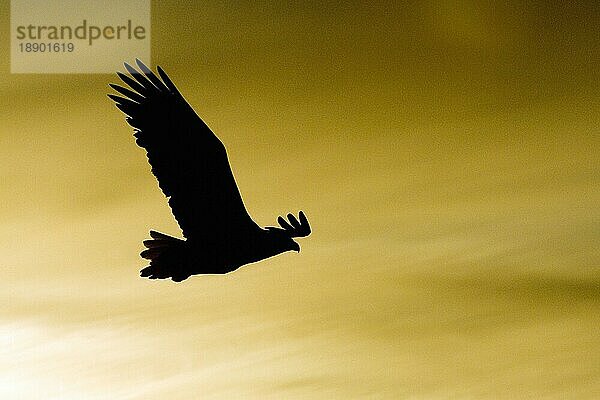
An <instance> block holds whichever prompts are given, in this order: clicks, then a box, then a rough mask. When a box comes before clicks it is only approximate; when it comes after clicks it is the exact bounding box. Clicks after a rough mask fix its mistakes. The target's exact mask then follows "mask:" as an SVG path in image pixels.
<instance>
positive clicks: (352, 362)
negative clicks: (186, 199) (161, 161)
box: [0, 0, 600, 400]
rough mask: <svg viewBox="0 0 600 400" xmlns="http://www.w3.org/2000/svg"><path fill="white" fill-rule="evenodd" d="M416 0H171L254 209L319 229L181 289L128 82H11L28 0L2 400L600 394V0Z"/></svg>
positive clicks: (188, 73)
mask: <svg viewBox="0 0 600 400" xmlns="http://www.w3.org/2000/svg"><path fill="white" fill-rule="evenodd" d="M400 3H401V2H377V1H369V2H346V3H343V2H342V3H340V4H336V3H333V2H327V1H325V2H316V1H314V2H313V1H308V2H289V4H284V3H283V2H277V1H271V2H259V3H255V2H220V1H214V2H213V1H203V2H197V3H193V4H194V5H190V4H192V3H185V2H172V1H160V2H159V1H155V2H154V3H153V8H152V24H153V25H152V31H151V35H152V60H151V63H152V65H153V66H154V65H156V64H159V65H161V66H163V67H164V68H165V70H166V71H167V72H168V73H169V74H170V76H171V77H172V79H173V81H174V82H175V83H176V84H177V85H178V86H179V88H180V89H181V91H182V93H183V94H184V95H185V96H186V98H187V99H188V100H189V102H190V103H191V104H192V105H193V107H194V108H195V109H196V110H197V111H198V112H199V114H200V115H201V116H202V117H203V118H204V119H205V120H206V122H207V123H208V124H209V125H210V126H211V127H212V128H213V130H214V131H215V132H216V133H217V134H218V135H219V136H220V138H221V139H222V141H223V142H224V143H225V145H226V146H227V148H228V152H229V156H230V161H231V163H232V166H233V170H234V174H235V176H236V179H237V181H238V185H239V186H240V189H241V192H242V195H243V197H244V200H245V203H246V206H247V208H248V209H249V211H250V213H251V214H252V215H253V217H254V219H255V220H256V221H257V222H258V223H259V224H261V225H263V226H264V225H272V224H274V223H275V221H276V217H277V215H280V214H283V213H287V212H289V211H293V212H297V211H298V210H300V209H302V210H304V211H305V212H306V214H307V216H308V218H309V220H310V221H311V223H312V226H313V234H312V235H311V236H310V237H309V238H306V239H301V240H300V244H301V246H302V252H301V253H300V254H299V255H298V254H295V253H286V254H284V255H281V256H278V257H275V258H273V259H270V260H267V261H264V262H261V263H258V264H253V265H250V266H247V267H244V268H242V269H241V270H239V271H237V272H235V273H233V274H230V275H226V276H206V277H192V278H190V279H188V280H187V281H185V282H183V283H181V284H175V283H172V282H170V281H160V282H157V281H149V280H145V279H141V278H139V277H138V271H139V269H140V268H141V267H143V266H144V265H145V264H144V262H143V260H141V259H140V258H139V256H138V253H139V251H140V250H141V240H143V239H144V238H146V237H147V235H148V230H149V229H150V228H154V229H157V230H160V231H163V232H167V233H171V234H175V235H178V234H179V229H178V227H177V225H176V224H175V222H174V220H173V218H172V216H171V214H170V210H169V208H168V206H167V204H166V201H165V199H164V197H163V195H162V193H161V192H160V191H159V189H158V187H157V185H156V182H155V180H154V178H153V177H152V176H151V174H150V172H149V167H148V165H147V163H146V159H145V156H144V153H143V151H142V150H141V149H139V148H137V147H136V145H135V143H134V141H133V138H132V131H131V129H130V128H129V127H128V126H127V125H126V124H125V122H124V118H123V116H122V115H121V113H120V112H119V111H118V110H117V109H116V108H115V107H114V106H113V105H112V104H111V102H110V100H109V99H108V98H106V96H105V94H106V93H108V92H109V88H108V86H107V84H108V83H109V82H116V77H115V76H113V75H103V74H101V75H87V74H71V75H11V74H9V70H10V61H9V59H8V56H7V55H8V54H9V53H10V52H9V40H8V38H9V21H8V15H9V3H8V2H7V1H3V2H2V3H0V4H1V7H0V15H1V17H0V34H1V35H0V36H2V37H3V38H5V40H2V41H1V43H0V51H1V54H4V55H5V56H4V57H2V58H1V59H0V94H1V95H0V121H1V124H0V159H1V160H2V166H1V185H0V195H1V199H2V201H1V202H0V254H1V259H0V265H1V269H0V271H1V272H2V275H1V280H0V303H1V304H2V306H1V307H0V398H2V399H88V400H89V399H349V398H352V399H507V400H508V399H595V398H598V395H599V393H600V333H599V330H598V327H599V326H600V313H599V311H600V271H599V269H598V268H599V266H600V251H599V246H598V243H599V241H600V240H599V239H600V207H599V206H600V167H599V156H600V135H599V129H598V127H599V122H600V113H599V112H600V74H599V71H600V69H599V68H598V60H599V59H600V35H599V34H598V26H600V7H599V6H598V5H597V3H596V2H592V1H589V2H564V4H561V5H558V3H563V2H557V5H554V6H550V5H539V4H538V5H532V4H531V3H530V2H520V1H516V2H511V3H510V4H499V3H498V2H493V1H489V2H476V1H466V0H463V1H457V2H456V1H428V2H407V3H403V5H401V4H400ZM543 3H550V2H542V4H543ZM575 3H577V4H575ZM134 57H135V55H134V54H132V55H131V60H129V61H132V60H133V59H134ZM146 61H147V60H146ZM115 68H116V69H117V68H121V70H122V67H120V66H115Z"/></svg>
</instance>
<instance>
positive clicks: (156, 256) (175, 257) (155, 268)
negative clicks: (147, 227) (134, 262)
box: [140, 231, 189, 282]
mask: <svg viewBox="0 0 600 400" xmlns="http://www.w3.org/2000/svg"><path fill="white" fill-rule="evenodd" d="M150 237H151V238H152V239H148V240H144V241H143V243H144V246H145V247H146V249H145V250H144V251H142V252H141V253H140V256H142V258H145V259H147V260H150V265H148V266H147V267H146V268H144V269H142V270H141V271H140V276H142V277H147V278H150V279H168V278H171V279H172V280H173V281H175V282H180V281H182V280H184V279H186V278H188V277H189V274H188V273H185V272H184V268H182V267H183V265H182V262H183V261H184V257H185V253H184V251H185V248H184V244H185V241H183V240H181V239H177V238H175V237H173V236H169V235H165V234H164V233H160V232H156V231H150Z"/></svg>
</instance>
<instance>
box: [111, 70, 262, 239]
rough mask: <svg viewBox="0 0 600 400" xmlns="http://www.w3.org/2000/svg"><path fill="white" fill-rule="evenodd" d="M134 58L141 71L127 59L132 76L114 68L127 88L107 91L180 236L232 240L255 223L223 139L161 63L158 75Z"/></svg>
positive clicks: (116, 87) (239, 236) (246, 232)
mask: <svg viewBox="0 0 600 400" xmlns="http://www.w3.org/2000/svg"><path fill="white" fill-rule="evenodd" d="M136 64H137V65H138V67H139V68H140V70H141V71H142V73H140V72H138V71H137V70H136V69H135V68H134V67H132V66H131V65H129V64H127V63H125V68H126V69H127V71H128V72H129V73H130V74H131V76H129V75H125V74H123V73H120V72H119V73H117V74H118V76H119V77H120V78H121V80H123V82H125V83H126V84H127V85H128V86H129V88H126V87H122V86H119V85H112V84H111V87H112V88H113V89H115V90H116V91H117V92H119V94H121V95H122V96H123V97H122V96H117V95H113V94H110V95H109V97H110V98H111V99H112V100H113V101H114V102H115V103H116V106H117V107H118V108H119V109H120V110H121V111H123V112H124V113H125V114H126V115H127V116H128V117H127V118H126V120H127V123H128V124H129V125H131V126H132V127H134V128H135V129H134V131H135V133H134V137H135V138H136V143H137V144H138V145H139V146H140V147H142V148H144V149H145V150H146V152H147V156H148V162H149V163H150V166H151V167H152V168H151V170H152V173H153V174H154V176H155V177H156V178H157V180H158V184H159V187H160V188H161V190H162V191H163V193H164V194H165V196H167V198H168V199H169V205H170V207H171V209H172V211H173V215H174V216H175V219H176V220H177V222H178V223H179V226H180V227H181V230H182V231H183V234H184V236H185V237H187V238H188V239H190V238H193V239H199V240H209V241H210V240H223V239H226V240H230V241H235V240H236V239H238V238H239V239H242V238H243V237H244V236H245V235H246V234H249V233H251V232H253V231H256V230H258V229H260V228H259V227H258V225H256V223H255V222H254V221H253V220H252V218H250V216H249V214H248V212H247V211H246V208H245V207H244V203H243V201H242V197H241V195H240V192H239V189H238V187H237V185H236V182H235V179H234V177H233V173H232V171H231V167H230V165H229V161H228V159H227V152H226V150H225V146H223V143H222V142H221V141H220V140H219V139H218V138H217V136H215V134H214V133H213V132H212V131H211V130H210V128H209V127H208V126H207V125H206V124H205V123H204V121H202V119H201V118H200V117H199V116H198V115H197V114H196V113H195V112H194V110H193V109H192V107H191V106H190V105H189V104H188V103H187V101H186V100H185V99H184V98H183V96H182V95H181V94H180V92H179V90H177V88H176V87H175V85H174V84H173V82H172V81H171V79H170V78H169V77H168V76H167V74H166V73H165V72H164V71H163V69H162V68H160V67H158V74H159V76H160V78H158V77H157V76H156V75H155V74H154V73H153V72H152V71H151V70H150V69H149V68H148V67H146V65H144V64H143V63H142V62H141V61H139V60H136ZM161 79H162V80H161Z"/></svg>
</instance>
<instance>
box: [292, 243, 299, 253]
mask: <svg viewBox="0 0 600 400" xmlns="http://www.w3.org/2000/svg"><path fill="white" fill-rule="evenodd" d="M292 250H294V251H295V252H297V253H300V245H299V244H298V243H296V242H294V245H293V247H292Z"/></svg>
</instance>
